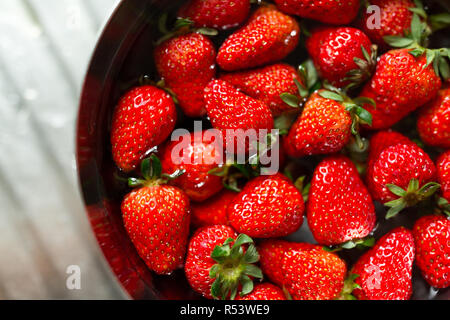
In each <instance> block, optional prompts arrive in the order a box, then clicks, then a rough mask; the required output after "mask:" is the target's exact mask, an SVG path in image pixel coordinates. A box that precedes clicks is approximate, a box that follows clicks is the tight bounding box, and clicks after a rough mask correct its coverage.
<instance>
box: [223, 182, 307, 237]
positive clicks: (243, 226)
mask: <svg viewBox="0 0 450 320" xmlns="http://www.w3.org/2000/svg"><path fill="white" fill-rule="evenodd" d="M304 209H305V205H304V202H303V197H302V194H301V193H300V192H299V191H298V190H297V188H296V187H295V186H294V185H293V184H292V182H290V180H288V179H287V178H286V177H285V176H283V175H282V174H280V173H277V174H275V175H272V176H260V177H257V178H255V179H253V180H251V181H250V182H248V183H247V184H246V185H245V187H244V188H243V190H242V191H241V192H240V193H239V194H238V195H237V196H236V197H235V198H234V199H233V201H232V202H231V204H230V205H229V206H228V209H227V214H228V220H229V221H230V224H231V226H232V227H233V228H234V229H235V230H237V231H238V232H241V233H245V234H247V235H249V236H251V237H256V238H274V237H282V236H286V235H288V234H291V233H293V232H295V231H297V230H298V228H300V226H301V225H302V223H303V213H304Z"/></svg>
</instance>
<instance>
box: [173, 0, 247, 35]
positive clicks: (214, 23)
mask: <svg viewBox="0 0 450 320" xmlns="http://www.w3.org/2000/svg"><path fill="white" fill-rule="evenodd" d="M249 13H250V0H234V1H228V0H190V1H189V2H187V3H186V4H185V5H184V6H183V7H181V9H180V10H179V12H178V15H179V16H180V17H182V18H188V19H189V20H191V21H193V22H194V24H195V26H196V27H208V28H216V29H224V30H225V29H228V28H232V27H237V26H238V25H240V24H241V23H243V22H244V21H245V19H247V17H248V15H249Z"/></svg>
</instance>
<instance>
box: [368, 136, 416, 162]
mask: <svg viewBox="0 0 450 320" xmlns="http://www.w3.org/2000/svg"><path fill="white" fill-rule="evenodd" d="M399 143H401V144H414V142H412V141H411V140H409V139H408V138H407V137H405V136H404V135H402V134H401V133H398V132H395V131H392V130H390V129H389V130H385V131H379V132H377V133H376V134H374V135H373V136H372V138H371V139H370V149H369V158H368V161H367V162H368V163H369V162H371V161H372V160H377V159H378V156H379V155H380V153H381V152H382V151H383V150H384V149H386V148H388V147H390V146H393V145H396V144H399Z"/></svg>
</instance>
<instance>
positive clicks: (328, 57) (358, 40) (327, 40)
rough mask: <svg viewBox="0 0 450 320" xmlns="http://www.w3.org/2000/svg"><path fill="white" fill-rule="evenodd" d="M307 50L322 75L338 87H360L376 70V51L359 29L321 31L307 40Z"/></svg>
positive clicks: (340, 28) (313, 33) (339, 28)
mask: <svg viewBox="0 0 450 320" xmlns="http://www.w3.org/2000/svg"><path fill="white" fill-rule="evenodd" d="M306 48H307V50H308V53H309V55H310V56H311V58H312V59H313V62H314V65H315V67H316V69H317V71H318V72H319V74H320V76H321V77H322V78H323V79H325V80H327V81H328V82H330V83H331V84H332V85H333V86H335V87H339V88H342V87H345V86H347V85H349V84H350V83H352V84H360V83H362V82H364V81H366V80H367V79H369V78H370V77H371V75H372V73H373V71H374V70H375V66H376V50H375V48H372V43H371V42H370V39H369V38H368V37H367V36H366V35H365V34H364V33H363V32H362V31H361V30H358V29H355V28H350V27H328V28H318V29H317V30H314V31H313V32H312V33H311V36H310V37H309V38H308V40H307V41H306Z"/></svg>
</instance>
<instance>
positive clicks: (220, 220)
mask: <svg viewBox="0 0 450 320" xmlns="http://www.w3.org/2000/svg"><path fill="white" fill-rule="evenodd" d="M236 194H237V193H236V192H234V191H229V190H224V191H222V192H220V193H219V194H218V195H216V196H214V197H212V198H210V199H208V200H206V201H204V202H201V203H192V205H191V207H192V225H193V226H195V227H205V226H211V225H215V224H223V225H227V224H228V218H227V208H228V205H229V204H230V203H231V201H232V200H233V199H234V197H235V196H236Z"/></svg>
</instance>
